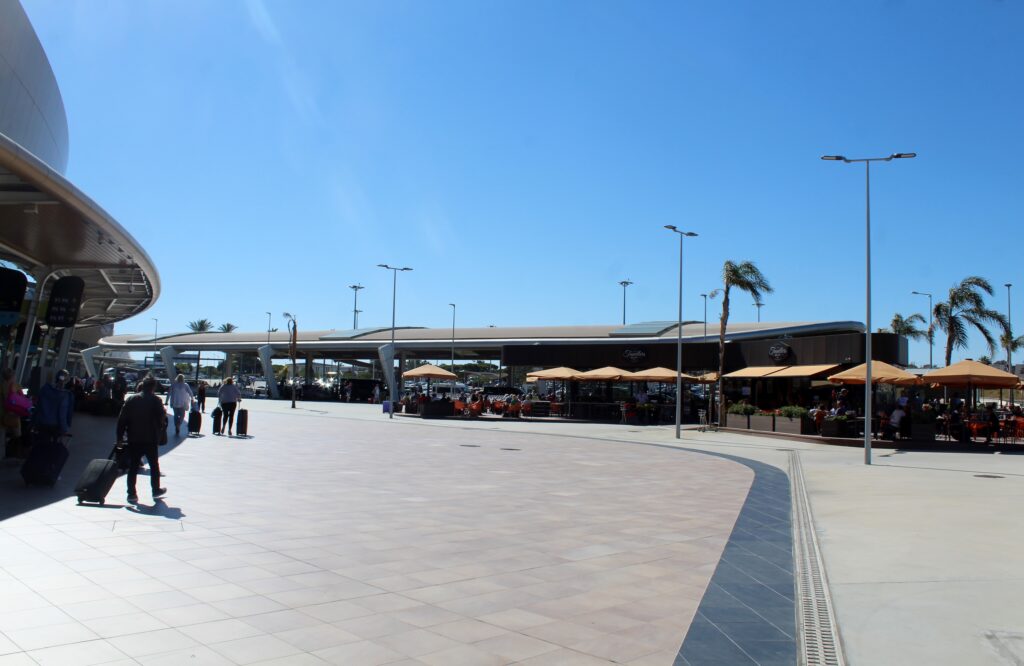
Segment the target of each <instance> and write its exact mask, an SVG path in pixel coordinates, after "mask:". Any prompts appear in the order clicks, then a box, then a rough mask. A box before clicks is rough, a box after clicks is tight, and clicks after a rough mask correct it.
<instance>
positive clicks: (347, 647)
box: [313, 640, 403, 666]
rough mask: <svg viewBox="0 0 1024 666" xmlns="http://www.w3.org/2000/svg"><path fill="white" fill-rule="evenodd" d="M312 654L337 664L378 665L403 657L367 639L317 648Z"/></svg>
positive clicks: (347, 665)
mask: <svg viewBox="0 0 1024 666" xmlns="http://www.w3.org/2000/svg"><path fill="white" fill-rule="evenodd" d="M313 654H314V655H315V656H317V657H319V658H320V659H323V660H324V661H326V662H327V663H330V664H338V666H352V665H354V664H359V665H360V666H379V665H380V664H389V663H392V662H395V661H398V660H400V659H402V658H403V655H402V654H401V653H399V652H395V651H394V650H392V649H390V648H387V647H385V646H383V645H380V644H379V643H375V642H373V641H368V640H364V641H356V642H355V643H345V644H344V645H337V646H335V647H330V648H326V649H323V650H317V651H316V652H314V653H313Z"/></svg>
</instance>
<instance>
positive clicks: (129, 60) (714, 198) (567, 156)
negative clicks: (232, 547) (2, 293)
mask: <svg viewBox="0 0 1024 666" xmlns="http://www.w3.org/2000/svg"><path fill="white" fill-rule="evenodd" d="M23 2H24V5H25V8H26V11H27V12H28V15H29V17H30V18H31V20H32V22H33V24H34V26H35V28H36V30H37V32H38V33H39V36H40V39H41V41H42V43H43V46H44V48H45V49H46V51H47V53H48V55H49V57H50V61H51V63H52V66H53V69H54V72H55V73H56V76H57V81H58V83H59V85H60V87H61V91H62V94H63V97H64V103H65V106H66V108H67V113H68V122H69V125H70V131H71V151H70V152H71V158H70V164H69V168H68V175H69V177H70V178H71V180H72V181H73V182H74V183H75V184H76V185H78V186H79V187H80V188H81V189H82V190H84V191H85V192H86V193H88V194H89V195H90V196H91V197H92V198H94V199H95V200H96V201H97V202H98V203H99V204H100V205H101V206H103V207H104V208H106V209H107V210H108V211H109V212H110V213H111V214H112V215H113V216H114V217H115V218H116V219H117V220H119V221H120V222H121V223H122V224H123V225H124V226H125V227H126V228H127V229H128V230H129V231H130V232H131V233H132V234H133V235H134V236H135V237H136V238H137V239H138V240H139V241H140V242H141V243H142V245H143V246H144V247H145V248H146V249H147V250H148V251H149V253H150V255H151V256H152V257H153V259H154V261H155V262H156V264H157V266H158V268H159V271H160V275H161V279H162V283H163V292H162V295H161V298H160V300H159V301H158V302H157V303H156V305H155V306H154V307H153V308H152V309H151V310H150V311H148V312H146V313H145V314H143V315H141V316H139V317H136V318H134V319H131V320H128V321H126V322H124V323H122V324H119V325H118V332H151V331H152V330H153V321H152V318H153V317H156V318H158V319H159V326H160V331H161V333H169V332H171V331H176V330H185V327H186V323H187V322H188V321H190V320H193V319H197V318H201V317H206V318H209V319H211V320H213V321H214V322H215V323H217V324H220V323H223V322H225V321H230V322H232V323H234V324H237V325H238V326H240V327H241V329H243V330H265V329H266V326H267V317H266V314H265V313H266V311H268V310H269V311H270V312H272V313H273V325H274V326H275V327H281V328H283V320H282V318H281V313H282V312H283V311H289V312H293V313H295V314H297V316H298V321H299V325H300V328H302V329H314V328H323V329H329V328H338V329H344V328H349V327H351V324H352V291H351V290H349V289H348V288H347V286H348V285H350V284H353V283H355V282H360V283H362V284H363V285H365V286H366V289H365V290H363V291H361V292H360V298H359V306H360V309H362V310H363V314H362V315H360V324H361V325H390V318H391V312H390V307H391V273H390V272H387V271H384V270H383V269H380V268H377V267H376V265H377V264H378V263H390V264H392V265H406V266H411V267H413V268H414V269H415V270H414V271H413V272H412V273H405V274H402V275H400V276H399V285H398V315H397V320H398V324H399V325H420V326H449V325H450V324H451V308H449V307H448V303H450V302H454V303H456V304H457V306H458V310H457V323H458V324H459V325H464V326H481V325H483V326H486V325H489V324H495V325H498V326H516V325H555V324H599V323H616V322H618V321H620V320H621V308H622V288H621V287H620V286H619V285H618V284H617V283H618V281H619V280H622V279H623V278H629V279H631V280H633V281H634V282H635V284H634V285H633V286H631V287H629V294H628V299H629V301H628V319H629V320H630V321H632V322H635V321H643V320H672V319H674V318H675V316H676V284H677V275H678V273H677V271H678V263H677V262H678V244H677V240H676V237H675V236H674V235H672V234H671V233H670V232H668V231H666V230H664V229H663V228H662V227H663V225H665V224H675V225H678V226H679V227H680V228H681V229H686V230H692V231H695V232H697V233H699V234H700V237H699V238H694V239H690V240H687V242H686V250H685V260H684V261H685V266H684V292H683V294H684V318H687V319H696V320H700V319H702V318H703V309H702V303H703V301H702V299H701V298H700V296H699V294H700V293H701V292H707V291H709V290H711V289H714V288H715V287H717V286H719V281H720V272H721V266H722V263H723V261H725V260H726V259H732V260H735V261H741V260H747V259H749V260H752V261H754V262H755V263H756V264H757V265H758V266H759V267H760V268H761V270H762V271H763V272H764V273H765V275H766V276H767V277H768V278H769V280H770V281H771V283H772V285H773V286H774V287H775V288H776V292H775V294H773V295H770V296H768V297H767V298H766V300H765V306H764V308H763V310H762V320H764V321H772V320H777V321H823V320H856V321H863V320H864V169H863V166H860V165H845V164H841V163H830V162H822V161H820V160H819V159H818V158H819V156H820V155H822V154H827V153H841V154H845V155H847V156H850V157H862V156H880V155H887V154H889V153H892V152H901V151H916V152H917V153H918V155H919V157H918V158H917V159H915V160H902V161H895V162H890V163H884V164H881V165H878V166H877V167H876V168H874V169H873V171H872V204H873V230H874V244H873V258H874V272H873V275H874V287H875V288H874V309H873V313H874V326H875V327H879V326H883V325H886V324H887V323H888V321H889V320H890V319H891V317H892V315H893V313H895V312H899V313H902V314H904V315H908V314H910V313H914V312H921V313H926V311H927V299H926V298H923V297H918V296H912V295H911V293H910V292H911V291H913V290H918V291H931V292H934V293H935V295H936V300H939V299H940V298H941V297H942V294H943V293H944V292H945V291H946V290H948V288H949V287H950V286H951V285H952V284H953V283H955V282H957V281H959V280H960V279H962V278H963V277H966V276H968V275H981V276H983V277H985V278H987V279H989V280H990V281H991V282H992V283H993V284H994V285H996V288H997V291H996V296H995V298H993V299H991V301H990V303H991V305H992V306H994V307H997V308H998V309H999V310H1000V311H1003V312H1005V310H1006V305H1007V298H1006V297H1007V294H1006V289H1005V288H1004V287H1003V284H1004V283H1006V282H1017V283H1019V286H1018V287H1015V288H1014V290H1013V299H1014V310H1015V311H1016V312H1017V313H1019V314H1018V315H1017V318H1018V320H1019V321H1022V322H1024V310H1022V309H1021V307H1020V306H1021V304H1024V299H1021V298H1019V297H1018V294H1020V290H1022V289H1024V279H1021V276H1020V271H1019V266H1020V265H1021V260H1020V257H1021V253H1022V243H1021V235H1020V229H1021V226H1020V220H1021V217H1022V212H1024V210H1022V209H1024V204H1022V198H1021V197H1022V188H1021V181H1022V175H1024V174H1022V171H1024V168H1022V164H1021V161H1020V159H1019V156H1020V155H1021V154H1024V134H1022V127H1024V124H1022V122H1021V117H1022V102H1024V86H1022V85H1021V83H1022V75H1021V63H1022V62H1024V58H1022V56H1024V40H1021V39H1020V34H1021V30H1022V27H1024V25H1022V24H1024V5H1021V3H1016V2H998V1H985V0H977V1H974V2H962V1H960V0H955V1H954V0H949V1H941V2H937V1H932V0H929V1H919V2H904V1H897V0H890V1H879V2H857V3H853V2H846V1H840V0H833V1H822V0H808V1H801V2H784V3H766V2H762V1H760V0H758V1H751V2H677V1H673V2H647V1H645V2H617V1H616V2H603V1H599V0H585V1H580V2H571V1H559V2H521V1H509V2H492V1H481V0H472V1H467V2H458V1H455V0H444V1H434V2H413V1H410V2H394V1H385V2H340V1H335V0H323V1H321V2H313V1H297V0H281V1H275V0H263V1H260V0H255V1H251V2H228V1H223V2H207V1H200V0H194V1H191V2H189V1H184V2H173V3H172V2H155V1H146V0H109V1H106V2H91V1H90V2H86V1H84V0H79V1H69V0H23ZM717 308H718V303H717V302H715V301H712V302H711V305H710V306H709V312H708V318H709V320H711V322H712V324H711V325H712V327H713V326H714V322H715V321H716V317H717ZM755 318H756V310H755V308H754V307H753V305H752V302H751V299H749V298H747V297H746V296H739V297H738V298H736V299H735V300H734V307H733V314H732V319H733V320H734V321H751V320H754V319H755ZM1021 328H1022V327H1021V326H1019V325H1018V326H1015V330H1016V331H1018V332H1019V331H1020V329H1021ZM971 339H972V345H971V349H970V350H969V351H967V352H956V353H955V354H954V360H959V359H961V358H964V357H968V356H974V357H976V356H977V355H980V354H983V353H985V348H984V345H983V344H982V342H981V340H980V338H979V337H978V336H977V335H972V338H971ZM942 342H944V341H942ZM941 349H942V343H941V342H939V341H937V343H936V350H935V352H936V358H937V359H939V358H941V355H942V352H941ZM1002 357H1003V356H1002V354H1001V353H1000V354H999V355H998V356H997V358H1002ZM927 358H928V352H927V345H926V344H914V343H912V344H911V360H912V361H915V362H918V363H923V362H926V361H927Z"/></svg>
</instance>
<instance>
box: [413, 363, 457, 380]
mask: <svg viewBox="0 0 1024 666" xmlns="http://www.w3.org/2000/svg"><path fill="white" fill-rule="evenodd" d="M402 377H403V378H405V379H410V378H412V379H416V378H419V377H422V378H423V379H458V378H459V376H458V375H456V374H455V373H454V372H448V371H447V370H445V369H444V368H439V367H437V366H436V365H431V364H430V363H426V364H424V365H421V366H418V367H415V368H413V369H412V370H406V371H405V372H403V373H402Z"/></svg>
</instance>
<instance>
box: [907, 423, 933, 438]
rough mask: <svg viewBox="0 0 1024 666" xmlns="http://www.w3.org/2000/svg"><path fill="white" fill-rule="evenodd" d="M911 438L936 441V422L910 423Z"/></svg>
mask: <svg viewBox="0 0 1024 666" xmlns="http://www.w3.org/2000/svg"><path fill="white" fill-rule="evenodd" d="M910 439H912V440H914V441H918V442H933V441H935V424H934V423H911V424H910Z"/></svg>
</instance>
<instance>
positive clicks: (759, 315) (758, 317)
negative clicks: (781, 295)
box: [754, 301, 764, 324]
mask: <svg viewBox="0 0 1024 666" xmlns="http://www.w3.org/2000/svg"><path fill="white" fill-rule="evenodd" d="M754 307H755V308H757V323H758V324H760V323H761V308H763V307H764V303H762V302H761V301H754Z"/></svg>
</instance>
